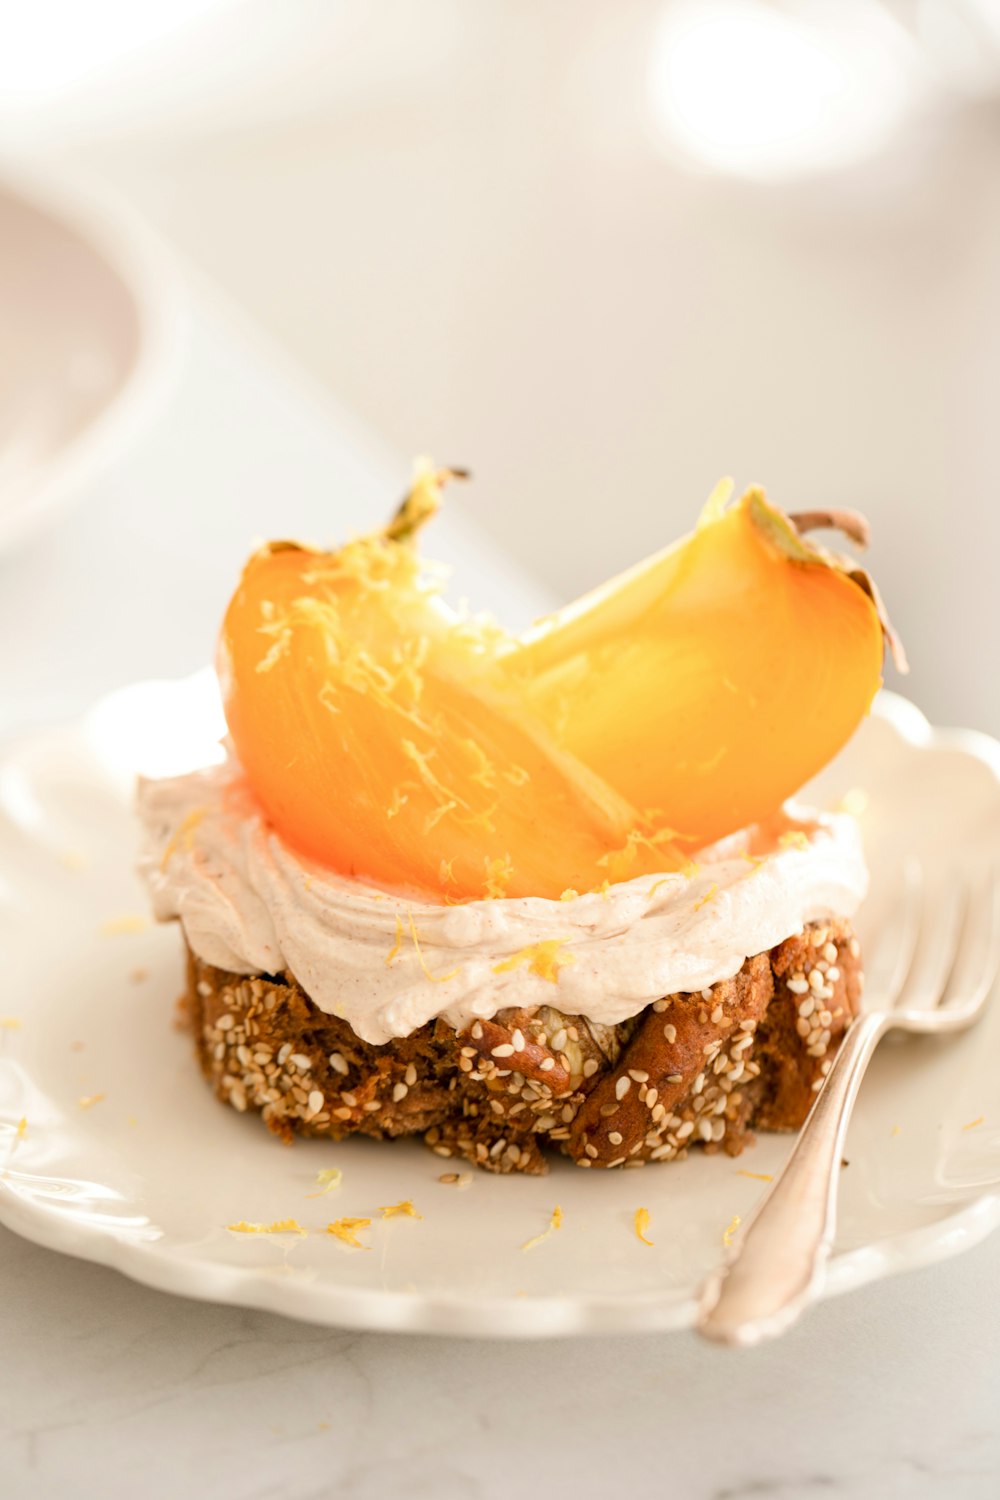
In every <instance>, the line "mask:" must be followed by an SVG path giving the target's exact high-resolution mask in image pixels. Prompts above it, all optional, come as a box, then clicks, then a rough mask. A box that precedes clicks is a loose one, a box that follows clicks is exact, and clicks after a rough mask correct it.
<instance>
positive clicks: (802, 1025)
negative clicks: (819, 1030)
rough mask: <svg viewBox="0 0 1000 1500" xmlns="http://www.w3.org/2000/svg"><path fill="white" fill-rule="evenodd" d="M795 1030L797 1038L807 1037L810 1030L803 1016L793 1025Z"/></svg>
mask: <svg viewBox="0 0 1000 1500" xmlns="http://www.w3.org/2000/svg"><path fill="white" fill-rule="evenodd" d="M795 1030H796V1031H797V1032H798V1034H799V1036H802V1037H806V1036H808V1035H809V1032H810V1031H811V1030H812V1028H811V1026H810V1025H809V1022H808V1021H807V1020H806V1018H805V1017H804V1016H800V1017H799V1019H798V1020H797V1021H796V1023H795Z"/></svg>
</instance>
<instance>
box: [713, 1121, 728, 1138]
mask: <svg viewBox="0 0 1000 1500" xmlns="http://www.w3.org/2000/svg"><path fill="white" fill-rule="evenodd" d="M725 1133H726V1122H725V1120H713V1122H712V1140H713V1141H721V1140H722V1137H723V1136H724V1135H725Z"/></svg>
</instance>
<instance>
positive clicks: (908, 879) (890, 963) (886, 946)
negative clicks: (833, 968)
mask: <svg viewBox="0 0 1000 1500" xmlns="http://www.w3.org/2000/svg"><path fill="white" fill-rule="evenodd" d="M922 898H923V871H922V869H921V866H920V864H919V862H918V861H917V860H915V859H908V860H907V861H906V863H905V864H904V866H903V869H902V871H901V879H900V889H899V892H898V894H897V895H896V897H895V900H894V901H893V904H892V908H891V912H890V916H889V919H888V921H886V922H885V923H884V924H883V927H882V932H881V934H880V937H879V941H878V943H877V944H876V947H875V951H874V953H873V955H872V957H871V958H869V959H868V960H867V961H866V963H865V993H866V994H868V995H870V996H871V1003H872V1004H874V1005H875V1006H876V1007H877V1008H878V1009H879V1010H891V1009H892V1007H893V1005H894V1004H895V1002H896V999H897V997H898V995H899V993H900V991H901V990H902V988H903V985H904V984H905V982H906V976H907V975H908V974H909V972H910V968H911V966H912V964H913V955H914V953H915V952H916V947H917V937H918V935H919V933H920V909H921V906H922Z"/></svg>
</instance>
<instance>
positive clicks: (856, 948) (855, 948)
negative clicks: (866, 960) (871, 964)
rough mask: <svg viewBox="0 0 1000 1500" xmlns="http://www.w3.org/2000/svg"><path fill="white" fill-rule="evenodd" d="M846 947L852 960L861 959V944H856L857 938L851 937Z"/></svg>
mask: <svg viewBox="0 0 1000 1500" xmlns="http://www.w3.org/2000/svg"><path fill="white" fill-rule="evenodd" d="M848 947H849V950H850V954H851V957H852V958H860V957H861V944H860V943H859V942H858V940H857V938H855V937H852V938H851V941H850V943H849V944H848Z"/></svg>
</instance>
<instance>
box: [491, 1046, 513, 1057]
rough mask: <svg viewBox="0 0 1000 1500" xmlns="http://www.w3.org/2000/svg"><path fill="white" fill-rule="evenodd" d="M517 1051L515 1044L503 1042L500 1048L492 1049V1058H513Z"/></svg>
mask: <svg viewBox="0 0 1000 1500" xmlns="http://www.w3.org/2000/svg"><path fill="white" fill-rule="evenodd" d="M515 1050H516V1049H515V1047H514V1044H513V1043H512V1042H501V1043H500V1044H499V1045H498V1046H496V1047H491V1048H490V1056H491V1057H513V1056H514V1052H515Z"/></svg>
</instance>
